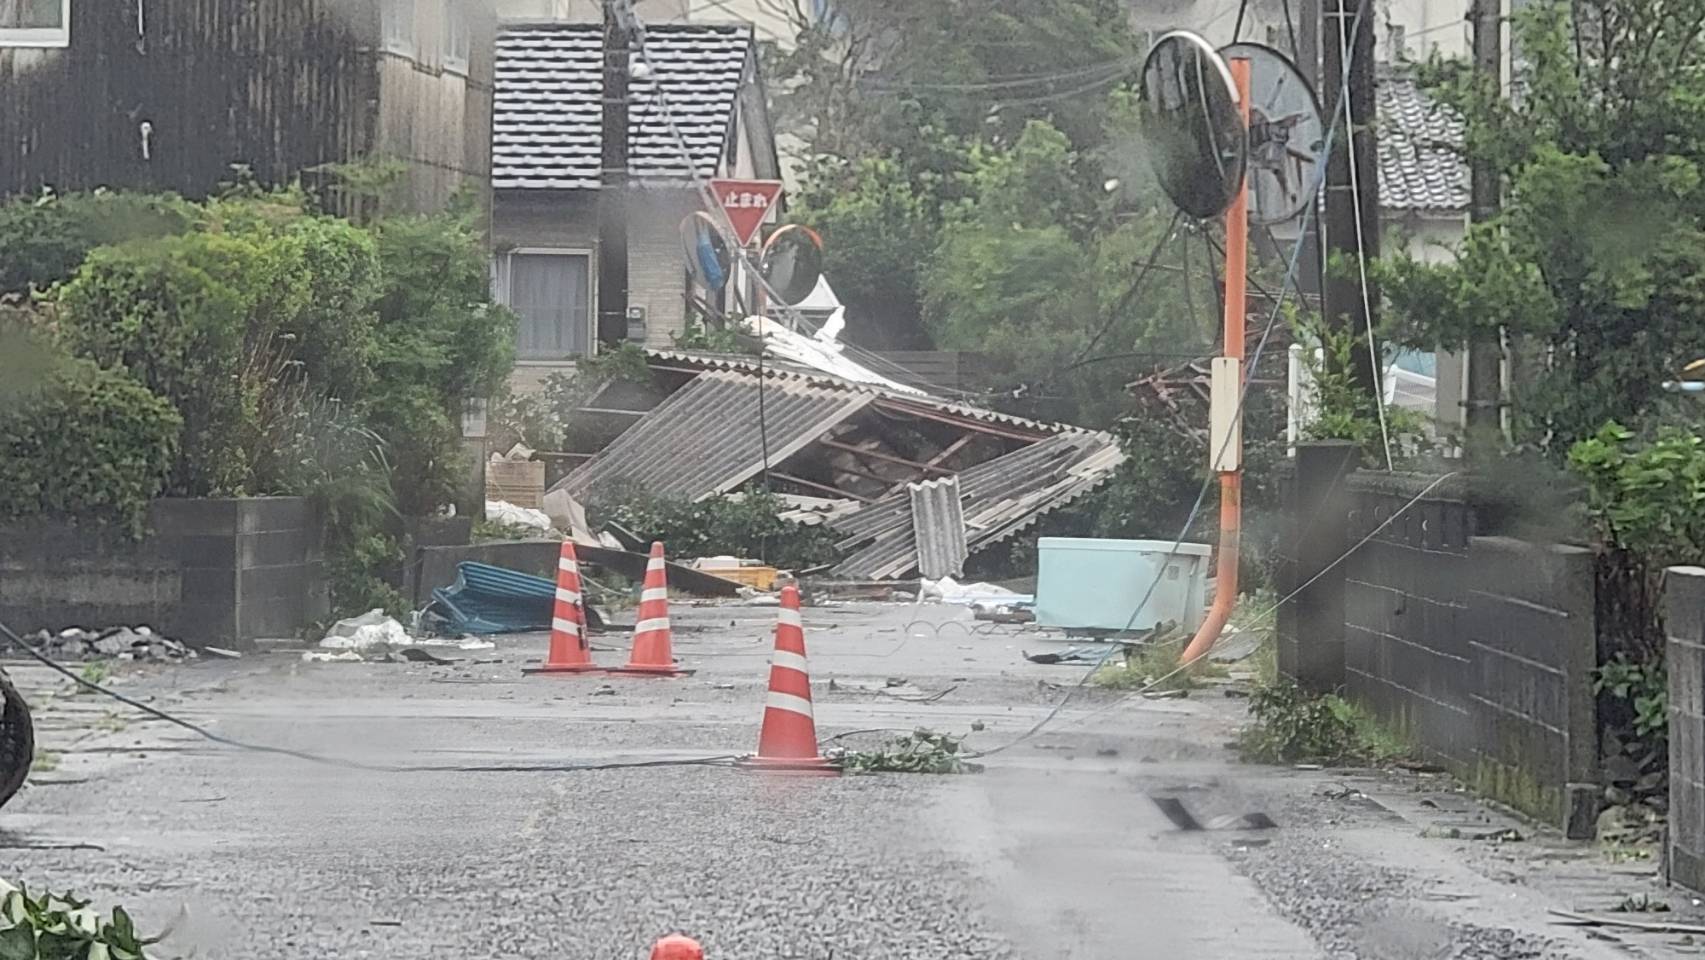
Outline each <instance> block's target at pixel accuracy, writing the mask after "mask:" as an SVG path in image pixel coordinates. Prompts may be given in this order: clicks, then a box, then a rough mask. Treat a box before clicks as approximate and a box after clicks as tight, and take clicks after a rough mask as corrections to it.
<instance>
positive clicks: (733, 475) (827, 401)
mask: <svg viewBox="0 0 1705 960" xmlns="http://www.w3.org/2000/svg"><path fill="white" fill-rule="evenodd" d="M763 399H764V420H765V427H766V430H765V431H764V434H767V439H768V442H769V462H770V465H771V466H772V467H773V466H776V465H778V464H780V463H781V462H782V461H783V460H786V459H787V458H788V457H790V456H792V455H793V454H795V453H797V452H799V450H800V449H802V448H803V447H804V446H805V445H806V444H809V443H811V442H812V441H813V440H815V439H817V438H818V437H820V436H822V435H823V433H824V432H826V431H827V430H828V429H829V428H830V427H832V426H834V425H835V424H837V423H840V422H841V421H842V420H845V419H846V418H847V417H850V416H852V415H853V414H855V413H857V412H858V411H860V410H862V409H864V407H865V406H867V405H868V404H869V403H870V402H871V401H872V400H874V399H876V395H875V394H872V393H859V392H853V391H848V390H838V389H826V388H823V387H818V386H813V385H811V384H809V383H802V382H799V381H794V380H787V379H776V378H772V379H770V380H769V381H768V384H767V387H766V389H765V391H764V398H763ZM764 434H761V433H760V431H759V430H758V381H757V379H756V378H755V377H749V376H746V375H744V374H740V373H734V372H717V371H713V372H709V373H701V374H699V375H698V376H697V377H695V378H693V380H692V382H691V383H688V384H687V385H686V386H684V387H682V388H681V389H679V390H677V391H675V392H674V393H673V394H671V395H670V396H669V398H668V399H667V400H664V401H663V402H662V403H661V404H659V405H658V406H657V408H656V409H655V410H652V411H651V412H650V413H648V414H646V415H645V416H644V417H643V418H641V419H640V420H639V421H638V422H637V423H635V424H634V425H633V426H632V427H629V428H628V429H627V430H626V431H625V432H623V433H622V435H621V436H619V437H617V438H616V439H615V441H614V442H613V443H611V444H610V445H609V446H608V447H605V448H604V451H603V452H602V453H600V454H598V455H597V456H596V457H593V458H592V459H591V460H588V461H587V462H586V463H584V464H582V465H581V466H580V467H578V468H576V469H575V470H574V471H573V472H572V473H570V474H569V475H568V476H566V477H564V478H563V479H562V480H561V481H560V482H558V483H557V484H556V485H555V486H554V487H552V488H551V489H553V490H567V491H568V492H569V494H570V495H571V496H573V497H574V498H575V499H577V500H580V501H582V502H585V501H586V500H587V499H589V498H591V499H596V497H597V495H598V494H599V493H600V492H602V491H605V490H610V491H613V492H619V493H626V492H632V493H638V492H645V493H650V494H653V495H656V496H667V497H687V498H691V499H698V498H701V497H706V496H709V495H711V494H713V493H722V492H726V491H729V490H733V489H735V488H736V487H738V486H740V485H741V484H742V483H745V482H746V481H747V480H750V479H752V478H753V477H755V476H757V475H758V474H759V473H760V472H761V471H762V470H763V462H764V453H763V440H764V438H765V437H764Z"/></svg>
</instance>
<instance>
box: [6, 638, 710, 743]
mask: <svg viewBox="0 0 1705 960" xmlns="http://www.w3.org/2000/svg"><path fill="white" fill-rule="evenodd" d="M0 636H3V637H4V638H5V639H7V640H9V641H11V643H12V646H13V647H14V648H16V649H18V650H21V651H23V652H24V654H26V655H27V656H29V657H31V658H32V659H34V660H36V661H39V662H40V663H41V664H42V665H43V666H46V667H48V668H50V669H52V670H53V671H54V672H56V673H59V674H61V675H62V676H65V677H68V678H70V679H71V680H72V681H73V682H75V683H76V684H77V685H78V686H80V687H82V688H84V689H86V690H92V691H94V692H96V693H99V694H101V695H103V696H107V697H111V698H112V699H114V700H116V701H118V702H119V703H122V704H124V705H125V706H127V707H130V708H131V709H133V710H139V711H141V712H142V713H145V714H147V715H148V716H150V717H153V718H154V719H156V720H162V721H164V722H166V723H169V724H172V725H173V726H176V727H182V728H183V729H185V730H188V731H189V732H191V733H193V734H195V735H196V736H198V737H201V738H203V739H205V740H208V741H210V742H212V743H217V744H219V745H220V746H224V747H231V748H233V749H237V750H245V751H248V752H250V753H268V754H274V755H276V756H281V757H291V758H294V759H297V760H304V761H307V762H308V763H317V764H320V765H322V766H329V767H340V768H343V769H346V770H362V771H367V772H370V773H570V772H580V771H592V770H635V769H642V768H646V767H705V766H722V765H724V764H728V763H732V762H733V761H734V760H736V759H737V758H736V757H735V756H734V755H733V754H729V755H727V756H717V757H689V758H685V759H678V760H617V761H588V762H576V761H564V762H560V763H533V764H512V763H506V764H491V765H464V764H390V763H365V762H363V761H360V760H349V759H345V758H342V757H328V756H325V755H324V754H318V753H313V752H311V751H307V750H296V749H293V748H291V747H279V746H274V745H272V744H265V743H252V742H250V741H247V740H238V739H236V738H235V737H227V736H224V735H223V734H218V733H214V732H213V731H211V730H209V729H207V728H206V727H203V726H201V725H199V724H196V723H191V722H190V721H188V720H185V719H183V718H182V717H179V716H177V715H176V714H172V713H168V712H166V711H164V710H161V709H159V708H158V707H153V706H150V705H148V704H146V703H143V702H141V701H140V700H134V699H132V698H130V697H127V696H125V695H124V694H122V693H119V692H118V691H116V690H112V689H109V688H107V687H104V686H102V685H101V684H98V683H96V682H94V681H93V680H89V679H87V678H85V677H83V676H82V675H81V674H79V673H77V672H76V671H74V670H72V669H70V668H69V667H66V666H65V665H64V664H62V663H60V662H59V661H57V660H55V659H53V658H52V657H50V656H48V655H47V654H45V653H42V652H41V651H39V650H37V649H35V648H34V647H32V646H30V645H29V644H28V643H26V642H24V639H23V638H22V637H20V636H18V635H17V634H16V633H14V632H12V628H11V627H9V626H7V625H6V624H4V623H0Z"/></svg>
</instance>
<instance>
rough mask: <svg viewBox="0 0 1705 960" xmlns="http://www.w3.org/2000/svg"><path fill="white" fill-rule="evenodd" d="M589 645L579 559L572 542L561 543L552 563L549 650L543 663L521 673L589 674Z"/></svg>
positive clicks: (590, 666) (590, 655) (590, 667)
mask: <svg viewBox="0 0 1705 960" xmlns="http://www.w3.org/2000/svg"><path fill="white" fill-rule="evenodd" d="M591 651H592V645H591V644H590V643H588V642H587V639H586V611H585V609H584V608H583V607H582V605H581V599H580V562H579V561H578V560H576V559H575V557H574V541H573V540H564V541H563V542H562V554H561V555H560V556H559V557H558V558H557V565H556V606H555V608H554V609H553V610H552V612H551V649H550V653H548V654H546V655H545V662H544V663H543V664H541V665H540V666H537V667H529V668H525V669H523V670H522V671H521V672H522V673H591V672H593V671H596V670H597V669H598V666H597V665H596V664H594V663H593V662H592V653H591Z"/></svg>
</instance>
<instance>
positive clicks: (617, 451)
mask: <svg viewBox="0 0 1705 960" xmlns="http://www.w3.org/2000/svg"><path fill="white" fill-rule="evenodd" d="M651 358H652V359H651V362H652V366H653V369H654V371H667V372H669V374H670V375H671V376H678V375H679V374H680V373H689V374H692V377H691V379H689V380H686V381H685V382H684V385H681V386H679V387H678V388H677V389H676V390H675V392H674V393H672V394H670V395H669V396H668V398H667V399H665V400H664V401H663V402H662V403H661V404H659V405H658V406H657V407H655V408H654V409H652V410H651V411H649V412H647V413H645V414H644V415H643V416H641V417H639V418H638V419H637V420H636V421H634V423H633V425H632V426H631V427H629V428H628V429H627V430H626V431H625V432H623V433H622V434H621V435H620V436H619V437H617V438H616V440H615V441H614V442H612V443H611V444H610V445H609V446H607V447H605V448H604V450H603V451H602V452H600V453H598V454H597V455H596V456H594V457H593V458H592V459H591V460H589V461H587V462H586V463H584V464H582V465H581V466H580V467H578V468H577V469H575V470H574V471H572V472H571V473H569V474H568V475H567V476H565V477H563V479H562V480H561V481H559V482H558V483H557V484H555V485H554V486H553V487H552V489H553V490H566V491H567V492H568V493H569V494H570V495H571V496H573V497H574V498H575V499H577V500H580V501H582V502H587V501H592V502H600V501H604V502H608V501H612V500H619V499H623V498H625V497H627V496H629V495H631V494H635V493H648V494H651V495H654V496H663V497H671V498H685V499H689V500H700V499H703V498H705V497H708V496H711V495H714V494H717V493H727V492H731V491H734V490H736V489H738V488H739V487H740V486H741V485H742V484H745V483H746V482H748V481H750V480H752V479H754V478H755V477H757V476H758V475H759V474H760V473H761V472H763V470H764V468H765V465H766V463H767V465H768V475H769V477H770V480H771V482H772V485H773V488H774V489H775V490H776V491H777V492H779V493H783V494H784V495H810V497H807V499H811V498H817V497H823V496H826V497H827V499H822V500H817V501H816V502H819V503H832V504H834V505H835V508H834V509H833V510H832V511H831V512H828V513H826V514H822V515H820V517H821V519H820V522H827V523H828V524H829V525H830V526H832V527H834V528H835V529H837V530H839V531H841V532H842V533H844V534H845V535H846V538H845V540H844V541H843V543H842V548H843V549H844V550H849V551H851V552H850V554H849V555H847V556H846V557H845V558H844V560H843V561H842V562H840V563H839V564H838V565H837V566H835V567H834V568H833V569H832V571H831V572H832V573H833V574H834V575H837V576H846V577H855V578H860V579H887V578H893V577H899V576H904V575H906V574H907V573H909V572H911V571H913V570H916V569H918V567H919V565H920V557H919V554H920V551H921V552H922V553H923V554H925V555H926V556H925V557H924V558H923V560H924V562H923V566H924V567H925V568H926V569H927V570H931V571H936V570H944V571H947V572H953V571H954V570H955V569H956V568H959V567H961V566H962V565H963V563H964V560H965V558H966V557H967V556H968V555H969V554H971V553H975V552H976V551H977V550H979V549H981V548H983V547H986V546H989V545H991V544H994V543H999V542H1001V541H1002V540H1005V539H1006V538H1008V537H1010V536H1012V535H1013V534H1014V533H1016V532H1018V531H1019V530H1021V529H1023V528H1024V527H1026V526H1028V525H1029V524H1031V523H1033V522H1034V521H1035V520H1036V519H1037V518H1038V517H1039V516H1041V515H1042V514H1045V513H1047V512H1048V511H1050V510H1053V509H1055V508H1057V507H1059V506H1061V505H1063V504H1065V503H1068V502H1070V501H1071V500H1073V499H1075V498H1076V497H1078V496H1081V495H1082V494H1084V493H1086V492H1088V491H1089V490H1092V489H1094V488H1095V487H1096V486H1098V485H1099V484H1100V483H1101V482H1102V481H1103V480H1104V479H1106V477H1107V476H1108V475H1109V474H1111V473H1112V471H1113V469H1114V468H1115V467H1117V466H1118V465H1119V463H1120V462H1121V461H1122V460H1123V459H1124V457H1123V455H1122V454H1121V453H1120V451H1119V447H1118V444H1117V443H1116V442H1115V441H1114V439H1113V438H1112V437H1111V436H1109V435H1108V434H1105V433H1100V432H1096V431H1091V430H1085V429H1083V428H1080V427H1074V426H1070V425H1066V424H1051V423H1038V422H1036V421H1032V420H1026V419H1024V418H1021V417H1013V416H1008V415H1005V414H1000V413H996V412H994V411H991V410H984V409H981V408H978V407H972V406H967V405H964V404H956V403H949V402H946V401H943V400H939V399H936V398H934V397H928V396H920V395H917V394H905V393H898V392H895V391H891V390H886V389H883V388H881V387H877V386H873V385H871V384H868V383H859V382H853V381H849V380H845V379H841V378H837V377H834V376H830V375H827V374H824V373H822V372H820V371H812V370H809V369H804V370H802V369H801V368H798V367H783V368H781V369H778V368H777V366H776V365H774V364H767V365H766V367H765V369H764V372H763V375H762V381H761V382H762V384H763V388H762V389H761V390H760V387H759V384H760V378H759V374H758V371H757V365H756V362H755V359H754V358H745V357H738V356H732V355H714V356H705V355H700V354H691V353H685V352H662V351H653V352H652V353H651ZM694 371H697V372H696V373H695V372H694ZM760 405H761V406H760ZM760 409H762V411H763V415H762V416H761V417H760V415H759V411H760ZM766 445H767V447H766ZM766 449H767V451H768V455H767V459H766V454H765V451H766ZM929 481H936V482H935V483H933V484H931V483H928V482H929ZM943 481H945V482H943ZM919 483H924V484H925V486H924V502H922V503H920V504H919V508H918V511H917V514H916V518H915V519H914V508H913V504H912V494H911V492H910V491H909V490H908V485H916V484H919ZM955 484H956V485H957V486H956V487H955ZM954 490H956V491H957V493H956V494H954V493H952V492H951V491H954ZM943 491H949V492H948V493H947V494H945V495H946V496H947V497H949V498H950V500H951V502H946V501H940V502H938V500H939V497H940V496H942V495H943V494H942V492H943ZM811 519H819V517H816V516H814V517H812V518H811ZM920 530H922V531H923V535H922V536H921V537H920V536H919V531H920ZM938 575H939V574H938Z"/></svg>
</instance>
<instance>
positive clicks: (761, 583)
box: [704, 567, 781, 592]
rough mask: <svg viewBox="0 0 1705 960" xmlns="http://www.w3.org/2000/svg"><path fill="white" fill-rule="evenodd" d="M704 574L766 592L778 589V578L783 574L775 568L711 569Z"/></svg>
mask: <svg viewBox="0 0 1705 960" xmlns="http://www.w3.org/2000/svg"><path fill="white" fill-rule="evenodd" d="M704 572H705V573H713V574H715V575H717V576H719V577H721V578H722V579H724V580H733V581H734V582H735V583H738V584H740V585H742V586H747V587H751V588H752V589H753V590H763V591H765V592H768V591H771V590H774V589H775V588H776V577H778V576H780V574H781V571H779V570H777V569H776V568H775V567H710V568H708V569H706V570H705V571H704Z"/></svg>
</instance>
